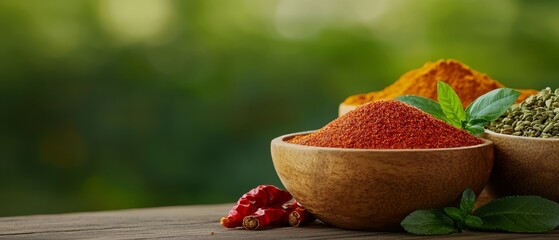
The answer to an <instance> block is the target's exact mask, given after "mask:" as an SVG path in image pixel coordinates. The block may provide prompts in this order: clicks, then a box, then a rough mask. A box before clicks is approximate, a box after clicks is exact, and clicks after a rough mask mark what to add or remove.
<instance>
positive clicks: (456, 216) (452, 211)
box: [444, 207, 464, 221]
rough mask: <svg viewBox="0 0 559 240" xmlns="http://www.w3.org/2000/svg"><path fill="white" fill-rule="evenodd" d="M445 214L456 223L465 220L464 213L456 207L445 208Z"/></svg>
mask: <svg viewBox="0 0 559 240" xmlns="http://www.w3.org/2000/svg"><path fill="white" fill-rule="evenodd" d="M444 212H445V213H446V215H448V216H449V217H450V218H452V219H453V220H454V221H463V220H464V218H463V217H462V213H461V212H460V210H459V209H458V208H455V207H445V208H444Z"/></svg>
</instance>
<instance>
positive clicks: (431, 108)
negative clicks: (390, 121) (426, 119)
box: [396, 95, 450, 123]
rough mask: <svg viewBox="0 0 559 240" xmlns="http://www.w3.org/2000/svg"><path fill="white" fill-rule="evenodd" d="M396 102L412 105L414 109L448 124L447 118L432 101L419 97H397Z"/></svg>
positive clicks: (439, 106)
mask: <svg viewBox="0 0 559 240" xmlns="http://www.w3.org/2000/svg"><path fill="white" fill-rule="evenodd" d="M396 100H398V101H400V102H404V103H407V104H409V105H412V106H414V107H416V108H419V109H421V110H422V111H424V112H426V113H429V114H431V116H433V117H436V118H438V119H440V120H442V121H444V122H447V123H450V122H449V121H448V118H446V115H445V114H444V112H443V109H442V108H441V105H439V103H438V102H436V101H435V100H433V99H430V98H426V97H420V96H413V95H406V96H400V97H397V98H396Z"/></svg>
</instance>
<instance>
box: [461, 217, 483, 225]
mask: <svg viewBox="0 0 559 240" xmlns="http://www.w3.org/2000/svg"><path fill="white" fill-rule="evenodd" d="M464 223H465V224H466V226H468V227H470V228H477V227H480V226H481V225H482V224H483V220H481V218H479V217H476V216H473V215H468V216H467V217H466V220H465V221H464Z"/></svg>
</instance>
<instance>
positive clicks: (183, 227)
mask: <svg viewBox="0 0 559 240" xmlns="http://www.w3.org/2000/svg"><path fill="white" fill-rule="evenodd" d="M231 207H232V204H220V205H199V206H183V207H161V208H150V209H132V210H119V211H107V212H88V213H69V214H55V215H34V216H20V217H3V218H0V239H341V238H344V239H371V238H374V239H426V238H430V237H420V236H413V235H409V234H406V233H386V232H365V231H352V230H344V229H338V228H333V227H329V226H327V225H325V224H323V223H321V222H319V221H316V222H315V223H313V224H312V225H310V226H305V227H299V228H294V227H283V228H274V229H267V230H260V231H248V230H243V229H225V228H223V227H221V225H219V218H220V217H222V216H223V215H224V214H226V213H227V212H228V211H229V209H230V208H231ZM456 238H459V239H526V238H533V239H559V230H556V231H554V232H549V233H544V234H510V233H479V232H464V233H460V234H454V235H448V236H440V237H437V239H456Z"/></svg>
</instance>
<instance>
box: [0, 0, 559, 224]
mask: <svg viewBox="0 0 559 240" xmlns="http://www.w3.org/2000/svg"><path fill="white" fill-rule="evenodd" d="M558 12H559V2H557V1H527V0H526V1H519V0H516V1H514V0H510V1H505V0H495V1H482V0H463V1H462V0H455V1H446V0H422V1H414V0H370V1H367V0H330V1H321V0H273V1H272V0H270V1H262V0H240V1H223V0H221V1H220V0H200V1H194V0H185V1H178V0H177V1H172V0H105V1H90V0H72V1H68V0H27V1H21V0H3V1H0V111H1V115H0V216H11V215H25V214H42V213H61V212H72V211H95V210H108V209H121V208H136V207H153V206H165V205H188V204H212V203H224V202H233V201H236V200H237V198H238V197H239V196H240V195H242V194H243V193H244V192H246V191H248V190H249V189H251V188H253V187H255V186H257V185H259V184H275V185H278V186H282V185H281V183H280V181H279V179H278V178H277V176H276V173H275V171H274V168H273V165H272V162H271V159H270V154H269V142H270V140H271V139H272V138H274V137H276V136H279V135H282V134H285V133H290V132H297V131H303V130H310V129H317V128H320V127H321V126H323V125H324V124H326V123H328V122H329V121H331V120H333V119H334V118H335V117H336V115H337V107H338V104H339V103H340V102H341V101H343V99H344V98H345V97H347V96H349V95H352V94H357V93H363V92H369V91H372V90H380V89H382V88H383V87H385V86H387V85H389V84H390V83H392V82H393V81H395V80H396V79H398V77H399V76H400V75H401V74H403V73H404V72H406V71H408V70H410V69H413V68H418V67H420V66H421V65H423V63H425V62H427V61H434V60H437V59H441V58H455V59H458V60H460V61H462V62H464V63H466V64H467V65H469V66H470V67H472V68H474V69H476V70H478V71H480V72H484V73H487V74H488V75H489V76H491V77H492V78H494V79H496V80H498V81H500V82H502V83H504V84H505V85H507V86H511V87H517V88H535V89H541V88H543V87H546V86H550V87H558V85H559V84H557V83H558V82H557V76H558V72H559V67H557V64H558V63H559V14H557V13H558Z"/></svg>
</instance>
